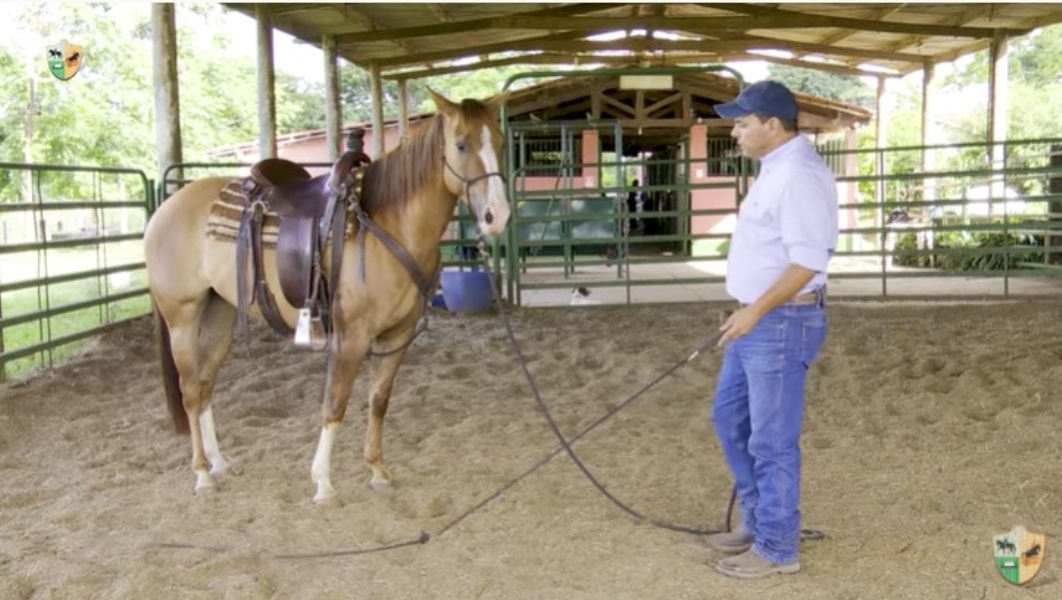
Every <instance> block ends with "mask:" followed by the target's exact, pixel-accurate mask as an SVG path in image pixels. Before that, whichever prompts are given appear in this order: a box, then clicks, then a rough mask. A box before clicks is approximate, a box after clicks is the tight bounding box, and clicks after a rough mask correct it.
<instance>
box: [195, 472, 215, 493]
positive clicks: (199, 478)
mask: <svg viewBox="0 0 1062 600" xmlns="http://www.w3.org/2000/svg"><path fill="white" fill-rule="evenodd" d="M214 489H215V488H214V478H213V477H211V476H210V474H209V473H207V472H206V471H196V472H195V495H196V496H205V495H207V494H209V493H211V492H213V491H214Z"/></svg>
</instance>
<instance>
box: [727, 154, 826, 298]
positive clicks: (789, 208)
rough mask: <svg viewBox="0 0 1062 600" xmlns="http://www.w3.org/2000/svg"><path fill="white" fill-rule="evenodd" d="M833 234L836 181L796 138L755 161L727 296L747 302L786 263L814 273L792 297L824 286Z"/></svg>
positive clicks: (734, 245)
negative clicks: (756, 171) (756, 166)
mask: <svg viewBox="0 0 1062 600" xmlns="http://www.w3.org/2000/svg"><path fill="white" fill-rule="evenodd" d="M837 235H838V226H837V182H836V179H835V178H834V176H833V173H832V172H831V171H830V169H829V167H827V166H826V164H825V163H824V162H823V161H822V158H821V157H820V156H819V154H818V153H817V152H816V151H815V148H814V147H812V145H811V143H810V142H809V141H808V140H807V139H806V138H804V136H802V135H798V136H796V137H795V138H793V139H792V140H789V141H788V142H786V143H785V144H782V145H781V146H779V147H778V148H775V149H774V150H772V151H771V152H770V153H769V154H767V155H766V156H764V157H763V158H762V159H761V161H760V173H759V176H758V177H757V178H756V181H755V182H754V183H753V184H752V187H751V189H750V190H749V193H748V196H746V197H745V201H744V202H743V203H742V204H741V208H740V210H739V211H738V219H737V225H736V226H735V229H734V235H733V236H732V237H731V239H730V252H729V255H728V257H727V269H726V291H727V293H728V294H729V295H730V296H731V297H733V298H734V299H736V300H737V301H738V302H741V303H744V304H751V303H752V302H755V301H756V300H757V299H758V298H759V297H760V296H761V295H763V294H764V293H765V292H766V291H767V290H768V289H769V288H770V287H771V286H772V285H774V282H775V281H777V280H778V278H779V277H780V276H781V275H782V272H783V271H785V269H786V268H787V267H788V266H789V265H790V264H792V263H795V264H798V265H800V266H802V267H805V268H807V269H811V270H813V271H815V272H816V273H815V276H814V277H812V279H811V281H809V282H808V283H807V285H806V286H805V287H804V289H802V290H801V291H800V292H799V293H798V295H799V294H802V293H805V292H809V291H811V290H814V289H816V288H820V287H822V286H824V285H826V268H827V265H828V264H829V261H830V258H831V257H832V256H833V251H834V248H836V246H837Z"/></svg>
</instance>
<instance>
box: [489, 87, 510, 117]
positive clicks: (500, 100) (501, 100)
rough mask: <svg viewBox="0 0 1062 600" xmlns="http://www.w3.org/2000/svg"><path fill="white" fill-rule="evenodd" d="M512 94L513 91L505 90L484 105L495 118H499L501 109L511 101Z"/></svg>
mask: <svg viewBox="0 0 1062 600" xmlns="http://www.w3.org/2000/svg"><path fill="white" fill-rule="evenodd" d="M510 93H511V90H505V91H503V92H502V93H500V94H498V95H497V96H494V97H493V98H491V99H490V100H487V101H486V102H484V103H483V104H484V105H486V107H487V110H489V111H490V112H491V114H493V115H494V116H498V114H500V113H501V107H502V106H503V105H504V104H505V101H506V100H508V99H509V94H510Z"/></svg>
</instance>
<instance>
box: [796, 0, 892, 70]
mask: <svg viewBox="0 0 1062 600" xmlns="http://www.w3.org/2000/svg"><path fill="white" fill-rule="evenodd" d="M905 6H907V4H906V3H904V4H897V5H896V6H888V7H885V8H882V9H880V10H878V11H877V12H876V13H874V15H873V16H872V17H870V18H871V19H873V20H875V21H876V20H880V19H884V18H885V17H890V16H892V15H894V14H896V13H898V12H900V11H901V10H902V9H903V8H904V7H905ZM855 33H856V32H855V31H852V30H851V29H842V30H840V31H835V32H833V33H831V34H830V35H827V36H823V37H822V38H821V39H819V41H817V42H815V43H817V44H825V45H827V46H829V45H832V44H836V43H837V42H840V41H842V40H844V39H845V38H849V37H851V36H853V35H855ZM797 57H798V58H799V57H800V55H798V56H797Z"/></svg>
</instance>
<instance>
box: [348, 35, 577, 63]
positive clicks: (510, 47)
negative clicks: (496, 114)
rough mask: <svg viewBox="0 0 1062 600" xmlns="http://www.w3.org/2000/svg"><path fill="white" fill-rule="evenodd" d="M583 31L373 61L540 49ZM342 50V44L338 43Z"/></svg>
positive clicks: (412, 60) (419, 60) (428, 59)
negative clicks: (542, 43)
mask: <svg viewBox="0 0 1062 600" xmlns="http://www.w3.org/2000/svg"><path fill="white" fill-rule="evenodd" d="M583 35H584V34H583V33H581V32H577V31H569V32H565V33H558V34H554V35H545V36H538V37H533V38H526V39H523V40H517V41H510V42H499V43H497V44H484V45H482V46H467V47H463V48H457V49H453V50H438V51H436V52H421V53H418V54H415V55H410V56H397V57H394V58H382V59H379V60H376V61H374V62H375V63H376V64H378V65H380V66H381V67H382V68H385V69H386V68H392V69H394V68H399V67H411V66H417V65H427V64H429V63H432V62H438V61H445V60H456V59H459V58H468V57H471V56H478V55H481V54H493V53H496V52H517V51H530V50H540V49H541V48H537V47H536V45H537V44H538V43H539V42H542V41H549V40H570V39H573V38H578V37H583ZM340 49H341V50H342V45H340ZM349 60H351V61H352V62H355V63H358V62H359V61H357V60H353V59H349Z"/></svg>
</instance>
